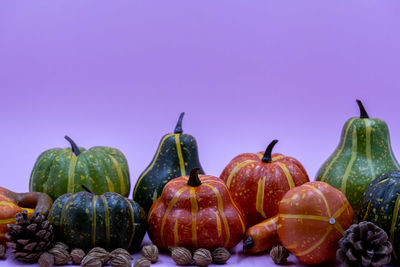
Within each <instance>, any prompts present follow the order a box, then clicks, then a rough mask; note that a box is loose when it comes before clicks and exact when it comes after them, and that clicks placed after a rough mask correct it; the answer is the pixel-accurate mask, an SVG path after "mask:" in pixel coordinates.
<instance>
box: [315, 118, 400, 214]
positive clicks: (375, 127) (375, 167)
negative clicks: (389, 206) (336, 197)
mask: <svg viewBox="0 0 400 267" xmlns="http://www.w3.org/2000/svg"><path fill="white" fill-rule="evenodd" d="M398 169H399V163H398V162H397V160H396V158H395V156H394V155H393V152H392V147H391V144H390V136H389V130H388V127H387V125H386V123H385V122H384V121H382V120H380V119H371V118H363V119H361V118H351V119H349V120H348V121H347V122H346V123H345V125H344V127H343V130H342V135H341V139H340V143H339V145H338V147H337V148H336V150H335V151H334V152H333V154H332V155H331V156H330V157H329V158H328V160H327V161H325V163H324V164H323V165H322V167H321V168H320V169H319V171H318V173H317V175H316V177H317V180H318V181H323V182H327V183H329V184H330V185H332V186H333V187H335V188H337V189H339V190H340V191H342V192H343V193H344V194H345V195H346V197H347V199H348V201H349V202H350V204H351V206H352V207H353V209H354V211H355V212H356V213H358V211H359V210H360V207H361V201H362V196H363V194H364V192H365V190H366V189H367V186H369V185H370V184H371V182H372V180H373V179H375V178H376V177H378V176H379V175H381V174H383V173H386V172H389V171H394V170H398Z"/></svg>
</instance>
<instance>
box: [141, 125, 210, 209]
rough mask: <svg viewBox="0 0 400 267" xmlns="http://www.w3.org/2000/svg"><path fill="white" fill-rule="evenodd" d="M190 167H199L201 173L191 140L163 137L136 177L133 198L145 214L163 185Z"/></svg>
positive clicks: (180, 137)
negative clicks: (143, 168) (152, 155)
mask: <svg viewBox="0 0 400 267" xmlns="http://www.w3.org/2000/svg"><path fill="white" fill-rule="evenodd" d="M194 168H200V170H199V173H200V174H204V171H203V169H202V168H201V165H200V161H199V155H198V149H197V143H196V140H195V139H194V137H193V136H191V135H189V134H181V133H173V134H167V135H165V136H164V137H163V138H161V141H160V144H159V146H158V149H157V152H156V154H155V156H154V158H153V160H152V161H151V163H150V165H149V166H148V167H147V168H146V170H145V171H144V172H143V173H142V174H141V175H140V177H139V179H138V181H137V183H136V185H135V189H134V191H133V199H134V200H135V201H136V202H138V203H139V204H140V205H141V206H142V207H143V209H144V210H145V211H146V212H148V211H149V210H150V207H151V205H152V204H153V203H154V201H156V199H157V198H158V197H160V195H161V193H162V190H163V188H164V186H165V185H166V184H167V182H169V181H170V180H172V179H174V178H176V177H180V176H184V175H186V174H189V172H190V171H191V170H192V169H194Z"/></svg>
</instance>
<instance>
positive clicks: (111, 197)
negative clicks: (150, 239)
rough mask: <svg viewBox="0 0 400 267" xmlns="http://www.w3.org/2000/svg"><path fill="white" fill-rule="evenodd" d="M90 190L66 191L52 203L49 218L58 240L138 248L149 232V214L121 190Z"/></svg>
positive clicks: (89, 245) (90, 245)
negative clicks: (95, 192) (69, 192)
mask: <svg viewBox="0 0 400 267" xmlns="http://www.w3.org/2000/svg"><path fill="white" fill-rule="evenodd" d="M84 188H85V189H86V190H87V191H82V192H78V193H75V194H65V195H62V196H61V197H59V198H58V199H57V200H56V201H55V202H54V204H53V206H52V208H51V210H50V213H49V216H48V220H49V221H50V222H51V223H52V224H53V225H54V229H55V231H56V235H57V238H58V240H60V241H63V242H65V243H66V244H68V245H69V246H70V247H72V248H81V249H83V250H86V251H88V250H90V249H91V248H94V247H102V248H105V249H106V250H108V251H111V250H113V249H116V248H124V249H127V250H129V251H134V250H137V249H138V248H139V246H140V244H141V242H142V240H143V237H144V235H145V233H146V214H145V212H144V210H143V209H142V208H141V207H140V206H139V204H137V203H136V202H135V201H133V200H131V199H128V198H125V197H123V196H121V195H120V194H118V193H114V192H107V193H104V194H103V195H95V194H93V193H92V192H90V190H89V189H88V188H86V187H84Z"/></svg>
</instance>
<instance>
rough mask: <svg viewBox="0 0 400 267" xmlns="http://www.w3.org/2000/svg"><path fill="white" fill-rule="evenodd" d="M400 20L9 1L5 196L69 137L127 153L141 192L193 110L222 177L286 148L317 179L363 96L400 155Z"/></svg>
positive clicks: (276, 7)
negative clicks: (163, 145)
mask: <svg viewBox="0 0 400 267" xmlns="http://www.w3.org/2000/svg"><path fill="white" fill-rule="evenodd" d="M399 12H400V2H399V1H396V0H393V1H318V0H315V1H307V2H303V1H232V0H229V1H228V0H226V1H201V2H193V1H103V0H97V1H89V0H87V1H66V0H65V1H64V0H62V1H61V0H59V1H25V2H18V1H5V2H2V3H1V4H0V90H1V100H0V101H1V104H0V114H1V124H2V131H0V146H1V148H2V149H1V151H2V153H1V154H0V162H1V170H2V178H1V186H4V187H7V188H9V189H13V190H15V191H26V190H28V180H29V175H30V171H31V169H32V166H33V164H34V162H35V160H36V157H37V156H38V155H39V154H40V153H41V152H42V151H44V150H46V149H49V148H52V147H64V146H66V145H67V144H66V142H65V141H64V139H63V136H64V135H65V134H68V135H70V136H71V137H72V138H74V139H75V140H76V142H77V143H78V144H79V145H81V146H85V147H91V146H95V145H108V146H113V147H116V148H119V149H120V150H121V151H122V152H123V153H124V154H125V155H126V157H127V158H128V161H129V165H130V171H131V177H132V179H131V180H132V184H133V185H134V183H135V181H136V179H137V177H138V176H139V174H140V173H141V172H142V171H143V170H144V168H145V167H146V166H147V164H148V163H149V162H150V161H151V159H152V157H153V154H154V152H155V150H156V148H157V145H158V142H159V139H160V138H161V136H162V135H163V134H165V133H168V132H171V131H172V130H173V128H174V125H175V122H176V120H177V118H178V115H179V113H180V112H181V111H185V112H186V117H185V119H184V131H185V132H187V133H191V134H193V135H194V136H195V137H196V138H197V141H198V144H199V149H200V157H201V162H202V165H203V167H204V169H205V170H206V172H207V173H209V174H214V175H219V174H220V173H221V171H222V169H223V168H224V166H225V165H226V164H227V163H228V162H229V161H230V160H231V159H232V158H233V157H234V156H235V155H237V154H239V153H242V152H257V151H260V150H263V149H264V148H265V146H266V145H267V144H268V143H269V141H270V140H271V139H273V138H278V139H279V140H280V142H279V143H278V145H277V146H276V151H277V152H281V153H284V154H287V155H291V156H294V157H296V158H297V159H299V160H300V161H301V162H302V163H303V164H304V166H305V168H306V169H307V171H308V172H309V175H310V177H314V175H315V173H316V171H317V169H318V168H319V166H320V165H321V164H322V162H323V161H324V160H325V159H326V158H327V157H328V156H329V155H330V153H331V152H332V151H333V149H334V148H335V146H336V145H337V143H338V141H339V136H340V131H341V127H342V125H343V124H344V122H345V120H346V119H348V118H349V117H351V116H356V115H358V110H357V106H356V103H355V99H356V98H360V99H361V100H363V102H364V104H365V106H366V108H367V111H368V112H369V114H370V115H371V116H372V117H378V118H382V119H384V120H385V121H386V122H387V123H388V125H389V128H390V130H391V136H392V145H393V149H394V152H395V153H396V155H398V157H399V158H400V118H399V113H398V107H397V106H398V102H399V100H398V96H399V89H400V75H399V69H400V52H399V45H400V30H399V28H400V16H399ZM233 260H234V262H236V261H237V262H241V261H242V260H243V261H246V262H247V263H248V264H249V263H253V261H254V262H257V263H259V264H260V265H261V264H265V262H266V260H265V258H264V257H261V258H256V259H253V258H249V259H244V258H242V257H235V258H234V259H233ZM268 260H269V262H271V261H270V259H268ZM2 264H3V263H2ZM8 264H13V263H10V262H9V261H8ZM160 264H161V265H162V263H160Z"/></svg>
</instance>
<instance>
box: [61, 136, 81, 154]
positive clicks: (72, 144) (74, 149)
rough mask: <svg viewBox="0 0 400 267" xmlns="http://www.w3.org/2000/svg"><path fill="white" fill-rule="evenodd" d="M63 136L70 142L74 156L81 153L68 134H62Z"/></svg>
mask: <svg viewBox="0 0 400 267" xmlns="http://www.w3.org/2000/svg"><path fill="white" fill-rule="evenodd" d="M64 138H65V139H67V141H68V142H69V143H70V144H71V148H72V152H74V154H75V155H76V156H78V155H79V154H81V151H80V150H79V147H78V146H77V145H76V144H75V142H74V141H73V140H72V139H71V138H70V137H69V136H64Z"/></svg>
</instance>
